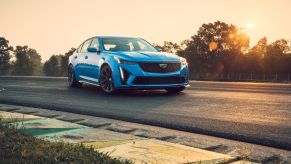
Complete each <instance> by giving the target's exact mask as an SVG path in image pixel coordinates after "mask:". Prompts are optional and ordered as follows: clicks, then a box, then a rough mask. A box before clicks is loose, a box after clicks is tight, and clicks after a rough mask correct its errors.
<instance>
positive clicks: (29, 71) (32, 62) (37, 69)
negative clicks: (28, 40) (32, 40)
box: [12, 46, 41, 76]
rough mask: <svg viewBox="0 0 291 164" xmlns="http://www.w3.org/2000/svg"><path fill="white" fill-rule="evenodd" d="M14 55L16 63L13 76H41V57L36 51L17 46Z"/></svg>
mask: <svg viewBox="0 0 291 164" xmlns="http://www.w3.org/2000/svg"><path fill="white" fill-rule="evenodd" d="M14 55H15V58H16V61H15V62H14V65H13V71H12V74H13V75H24V76H31V75H41V56H40V55H39V54H38V53H37V51H36V50H35V49H32V48H29V47H28V46H16V49H15V50H14Z"/></svg>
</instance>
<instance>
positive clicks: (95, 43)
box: [90, 38, 99, 48]
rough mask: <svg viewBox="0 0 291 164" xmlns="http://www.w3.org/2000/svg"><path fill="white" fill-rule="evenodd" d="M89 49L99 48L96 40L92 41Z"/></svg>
mask: <svg viewBox="0 0 291 164" xmlns="http://www.w3.org/2000/svg"><path fill="white" fill-rule="evenodd" d="M90 47H95V48H99V41H98V39H97V38H95V39H93V41H92V43H91V45H90Z"/></svg>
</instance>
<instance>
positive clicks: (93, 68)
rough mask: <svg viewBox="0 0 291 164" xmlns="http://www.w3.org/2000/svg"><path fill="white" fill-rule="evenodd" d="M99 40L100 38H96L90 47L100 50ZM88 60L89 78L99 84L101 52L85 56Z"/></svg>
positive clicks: (89, 53)
mask: <svg viewBox="0 0 291 164" xmlns="http://www.w3.org/2000/svg"><path fill="white" fill-rule="evenodd" d="M99 46H100V45H99V40H98V38H94V39H93V40H92V42H91V44H90V46H89V47H92V48H96V49H97V50H99V49H100V47H99ZM85 60H86V71H87V76H88V77H89V79H90V81H92V82H96V83H97V82H98V77H99V64H98V63H99V62H100V53H99V52H88V53H86V55H85Z"/></svg>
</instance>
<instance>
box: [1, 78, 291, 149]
mask: <svg viewBox="0 0 291 164" xmlns="http://www.w3.org/2000/svg"><path fill="white" fill-rule="evenodd" d="M0 103H4V104H14V105H24V106H31V107H42V108H47V109H53V110H61V111H67V112H73V113H80V114H86V115H94V116H101V117H107V118H113V119H119V120H125V121H130V122H137V123H142V124H149V125H154V126H160V127H166V128H171V129H177V130H182V131H188V132H193V133H201V134H207V135H212V136H218V137H222V138H228V139H233V140H240V141H244V142H249V143H255V144H260V145H265V146H271V147H277V148H281V149H286V150H291V85H290V84H274V83H244V82H199V81H192V82H191V87H189V88H188V89H186V90H185V91H184V92H182V93H181V94H177V95H171V94H168V93H167V92H165V91H163V90H157V91H126V92H122V93H119V94H116V95H104V94H102V93H101V91H100V90H99V88H98V87H95V86H90V85H84V86H83V87H81V88H68V87H67V83H66V79H65V78H48V77H0Z"/></svg>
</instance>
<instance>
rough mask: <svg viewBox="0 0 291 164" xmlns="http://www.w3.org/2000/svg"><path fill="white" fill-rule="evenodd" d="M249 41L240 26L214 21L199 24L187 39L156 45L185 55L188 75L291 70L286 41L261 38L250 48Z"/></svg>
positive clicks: (290, 56)
mask: <svg viewBox="0 0 291 164" xmlns="http://www.w3.org/2000/svg"><path fill="white" fill-rule="evenodd" d="M249 43H250V37H249V36H247V35H246V34H245V33H244V31H243V30H242V29H239V28H238V27H236V26H235V25H232V24H226V23H224V22H220V21H216V22H214V23H208V24H203V25H202V26H201V27H200V28H199V30H198V32H197V34H195V35H193V36H192V37H191V39H189V40H184V41H182V42H181V43H174V42H169V41H165V42H164V44H163V45H156V46H157V47H158V48H160V49H162V50H163V51H166V52H170V53H176V54H178V55H179V56H182V57H185V58H186V59H187V61H188V63H189V68H190V71H191V73H192V74H195V73H210V74H234V73H236V74H238V73H242V74H243V73H253V74H287V73H291V45H290V41H288V40H286V39H279V40H276V41H274V42H271V43H268V39H267V38H266V37H263V38H261V39H260V40H259V41H258V42H257V44H256V45H254V46H253V47H250V45H249Z"/></svg>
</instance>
